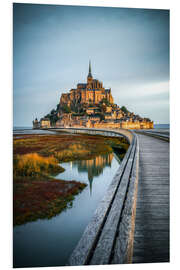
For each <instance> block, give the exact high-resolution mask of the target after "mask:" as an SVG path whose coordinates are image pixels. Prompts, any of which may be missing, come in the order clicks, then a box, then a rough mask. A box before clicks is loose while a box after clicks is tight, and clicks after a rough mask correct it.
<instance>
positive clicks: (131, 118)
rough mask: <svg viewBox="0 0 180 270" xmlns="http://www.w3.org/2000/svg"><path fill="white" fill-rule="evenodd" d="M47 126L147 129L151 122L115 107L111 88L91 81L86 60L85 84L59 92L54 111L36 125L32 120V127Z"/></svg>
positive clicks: (151, 124)
mask: <svg viewBox="0 0 180 270" xmlns="http://www.w3.org/2000/svg"><path fill="white" fill-rule="evenodd" d="M50 126H55V127H88V128H126V129H140V128H141V129H150V128H153V122H152V121H151V120H150V119H149V118H143V117H140V116H139V115H136V114H134V113H133V112H130V111H128V109H127V108H126V107H124V106H122V107H121V108H120V107H119V106H118V105H117V104H115V103H114V100H113V97H112V94H111V89H106V88H104V87H103V83H102V82H100V81H99V80H97V79H94V78H93V76H92V73H91V63H90V61H89V72H88V76H87V82H86V83H78V84H77V88H73V89H71V90H70V91H69V92H68V93H63V94H62V95H61V97H60V101H59V103H58V105H57V108H56V109H53V110H51V112H50V113H49V114H47V115H46V116H45V117H44V118H41V120H40V122H38V120H37V119H36V120H35V121H33V127H34V128H38V127H40V128H48V127H50Z"/></svg>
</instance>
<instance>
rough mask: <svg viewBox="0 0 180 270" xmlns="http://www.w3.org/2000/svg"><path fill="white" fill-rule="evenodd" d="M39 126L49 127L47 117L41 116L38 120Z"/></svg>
mask: <svg viewBox="0 0 180 270" xmlns="http://www.w3.org/2000/svg"><path fill="white" fill-rule="evenodd" d="M40 127H41V128H50V127H51V123H50V120H49V118H41V120H40Z"/></svg>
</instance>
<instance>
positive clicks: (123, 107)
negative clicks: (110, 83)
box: [121, 106, 129, 113]
mask: <svg viewBox="0 0 180 270" xmlns="http://www.w3.org/2000/svg"><path fill="white" fill-rule="evenodd" d="M121 110H122V111H123V112H124V113H128V112H129V111H128V109H127V108H126V107H125V106H122V107H121Z"/></svg>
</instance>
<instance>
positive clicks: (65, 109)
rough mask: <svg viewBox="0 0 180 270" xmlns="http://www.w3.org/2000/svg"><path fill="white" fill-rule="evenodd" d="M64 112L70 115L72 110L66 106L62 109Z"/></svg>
mask: <svg viewBox="0 0 180 270" xmlns="http://www.w3.org/2000/svg"><path fill="white" fill-rule="evenodd" d="M62 110H63V112H64V113H70V112H71V109H70V107H69V106H67V105H66V104H65V105H64V106H63V107H62Z"/></svg>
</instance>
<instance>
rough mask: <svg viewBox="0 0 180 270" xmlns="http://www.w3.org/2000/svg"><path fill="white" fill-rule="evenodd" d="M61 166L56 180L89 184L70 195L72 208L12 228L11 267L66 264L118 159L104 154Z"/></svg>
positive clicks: (110, 179)
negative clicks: (72, 197)
mask: <svg viewBox="0 0 180 270" xmlns="http://www.w3.org/2000/svg"><path fill="white" fill-rule="evenodd" d="M61 165H62V166H63V167H64V168H65V171H64V172H63V173H61V174H59V175H58V176H57V177H56V178H57V179H63V180H76V181H80V182H84V183H87V184H88V185H89V187H86V188H85V189H84V190H83V191H82V192H81V193H80V194H78V195H77V196H76V197H75V198H74V201H73V205H72V208H69V209H67V210H66V211H64V212H62V213H61V214H59V215H57V216H55V217H53V218H52V219H49V220H48V219H47V220H46V219H43V220H37V221H35V222H29V223H26V224H23V225H20V226H16V227H15V228H14V234H13V238H14V239H13V245H14V246H13V247H14V248H13V250H14V267H32V266H34V267H35V266H36V267H40V266H47V267H48V266H60V265H61V266H63V265H66V264H67V260H68V258H69V256H70V254H71V253H72V251H73V249H74V248H75V246H76V245H77V243H78V241H79V239H80V238H81V236H82V234H83V231H84V229H85V227H86V226H87V225H88V223H89V222H90V220H91V218H92V216H93V214H94V211H95V209H96V208H97V205H98V203H99V202H100V201H101V199H102V198H103V196H104V194H105V192H106V191H107V189H108V186H109V184H110V183H111V181H112V178H113V176H114V174H115V173H116V171H117V169H118V167H119V162H118V161H117V158H116V156H115V155H114V154H108V155H101V156H98V157H96V158H94V159H91V160H81V161H72V162H65V163H62V164H61ZM92 187H93V190H92ZM89 188H90V190H89ZM90 192H91V196H90Z"/></svg>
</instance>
